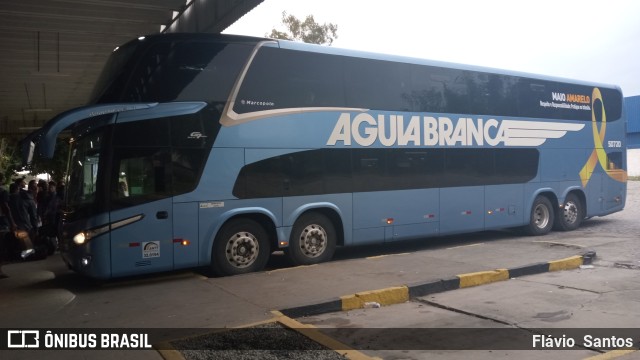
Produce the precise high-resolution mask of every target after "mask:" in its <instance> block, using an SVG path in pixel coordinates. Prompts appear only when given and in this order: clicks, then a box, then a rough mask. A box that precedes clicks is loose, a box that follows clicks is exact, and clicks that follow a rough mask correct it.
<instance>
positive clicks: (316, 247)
mask: <svg viewBox="0 0 640 360" xmlns="http://www.w3.org/2000/svg"><path fill="white" fill-rule="evenodd" d="M326 249H327V232H326V231H325V230H324V228H323V227H322V226H320V225H317V224H311V225H308V226H307V227H305V228H304V229H303V230H302V233H301V234H300V251H302V254H303V255H304V256H306V257H309V258H315V257H318V256H320V255H322V253H323V252H324V251H325V250H326Z"/></svg>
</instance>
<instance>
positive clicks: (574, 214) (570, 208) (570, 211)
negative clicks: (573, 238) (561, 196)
mask: <svg viewBox="0 0 640 360" xmlns="http://www.w3.org/2000/svg"><path fill="white" fill-rule="evenodd" d="M578 212H579V211H578V206H577V205H576V203H574V202H573V201H569V202H568V203H566V204H565V205H564V211H563V215H564V222H565V223H567V224H573V223H575V222H576V221H577V220H578Z"/></svg>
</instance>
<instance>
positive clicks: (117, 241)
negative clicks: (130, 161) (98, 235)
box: [111, 189, 173, 277]
mask: <svg viewBox="0 0 640 360" xmlns="http://www.w3.org/2000/svg"><path fill="white" fill-rule="evenodd" d="M132 191H136V190H135V189H132ZM172 205H173V204H172V199H171V198H166V199H162V200H158V201H153V202H149V203H145V204H140V205H136V206H132V207H128V208H124V209H120V210H115V211H112V212H111V224H112V229H113V230H112V231H111V269H112V276H114V277H115V276H126V275H135V274H141V273H146V272H156V271H163V270H171V269H172V268H173V239H172V234H173V229H172V228H173V223H172V218H173V211H172Z"/></svg>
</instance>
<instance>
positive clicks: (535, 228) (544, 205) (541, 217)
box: [526, 195, 555, 236]
mask: <svg viewBox="0 0 640 360" xmlns="http://www.w3.org/2000/svg"><path fill="white" fill-rule="evenodd" d="M554 218H555V216H554V211H553V205H551V201H549V199H548V198H546V197H545V196H541V195H539V196H538V197H536V199H535V200H534V201H533V205H532V206H531V216H530V218H529V225H527V226H526V231H527V233H528V234H529V235H534V236H535V235H545V234H548V233H549V232H550V231H551V229H552V228H553V221H554Z"/></svg>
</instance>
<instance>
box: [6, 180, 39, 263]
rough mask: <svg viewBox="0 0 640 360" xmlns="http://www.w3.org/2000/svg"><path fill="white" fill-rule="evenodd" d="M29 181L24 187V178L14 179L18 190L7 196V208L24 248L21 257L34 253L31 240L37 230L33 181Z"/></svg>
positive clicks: (24, 257) (34, 184)
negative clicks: (27, 186)
mask: <svg viewBox="0 0 640 360" xmlns="http://www.w3.org/2000/svg"><path fill="white" fill-rule="evenodd" d="M32 183H33V184H31V182H30V184H29V185H30V188H29V189H25V188H24V186H25V181H24V179H18V180H16V185H17V187H18V191H17V192H15V193H13V194H11V195H10V196H9V208H10V209H11V214H12V215H13V220H14V221H15V223H16V228H17V231H16V233H17V237H18V239H19V240H20V241H21V242H22V243H23V245H24V247H25V249H24V250H23V251H22V253H21V254H20V257H22V258H23V259H26V258H28V257H29V256H31V255H33V254H34V253H35V251H34V249H33V242H32V240H31V239H34V237H35V235H36V232H37V230H38V212H37V209H36V202H35V200H34V197H33V194H34V192H35V191H36V190H35V189H34V188H36V183H35V181H33V182H32Z"/></svg>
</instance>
